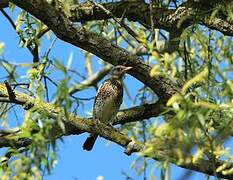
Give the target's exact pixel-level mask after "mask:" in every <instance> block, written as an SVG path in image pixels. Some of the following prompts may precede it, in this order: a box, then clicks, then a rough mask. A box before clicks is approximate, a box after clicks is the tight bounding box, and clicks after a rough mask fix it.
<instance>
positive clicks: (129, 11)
mask: <svg viewBox="0 0 233 180" xmlns="http://www.w3.org/2000/svg"><path fill="white" fill-rule="evenodd" d="M229 2H231V1H230V0H224V1H219V0H215V1H204V0H203V1H202V0H201V1H193V0H190V1H187V2H185V3H183V4H182V5H181V6H180V7H178V8H177V9H176V10H173V9H167V8H161V7H153V13H152V15H153V25H154V28H159V29H165V30H166V31H169V32H177V31H181V29H185V28H187V27H188V26H190V25H193V24H197V23H199V24H202V23H203V22H204V25H206V26H207V27H208V28H210V29H214V30H217V31H219V32H222V33H223V34H225V35H229V36H233V24H232V23H230V22H228V21H227V19H226V18H223V17H221V18H220V17H211V13H212V11H213V9H214V7H216V6H217V5H219V4H221V5H222V4H223V3H225V4H226V5H229ZM102 6H104V7H105V8H106V9H107V10H108V11H110V12H111V13H112V14H113V15H114V16H115V17H118V18H122V16H123V17H124V18H127V19H128V20H129V21H134V22H139V23H141V24H142V25H144V26H145V27H147V28H150V27H151V20H150V14H149V13H150V7H149V4H146V3H143V2H142V1H133V2H132V1H120V2H114V3H103V4H102ZM71 12H73V14H72V17H71V18H70V19H71V20H72V21H78V22H80V21H81V22H83V21H90V20H103V19H110V18H112V17H111V15H110V14H107V13H106V12H104V11H103V10H102V9H100V8H98V7H96V6H95V5H93V4H91V3H83V4H79V5H74V6H72V8H71ZM219 21H221V22H222V23H223V25H224V28H222V27H221V25H222V24H221V25H220V24H219V23H217V22H219Z"/></svg>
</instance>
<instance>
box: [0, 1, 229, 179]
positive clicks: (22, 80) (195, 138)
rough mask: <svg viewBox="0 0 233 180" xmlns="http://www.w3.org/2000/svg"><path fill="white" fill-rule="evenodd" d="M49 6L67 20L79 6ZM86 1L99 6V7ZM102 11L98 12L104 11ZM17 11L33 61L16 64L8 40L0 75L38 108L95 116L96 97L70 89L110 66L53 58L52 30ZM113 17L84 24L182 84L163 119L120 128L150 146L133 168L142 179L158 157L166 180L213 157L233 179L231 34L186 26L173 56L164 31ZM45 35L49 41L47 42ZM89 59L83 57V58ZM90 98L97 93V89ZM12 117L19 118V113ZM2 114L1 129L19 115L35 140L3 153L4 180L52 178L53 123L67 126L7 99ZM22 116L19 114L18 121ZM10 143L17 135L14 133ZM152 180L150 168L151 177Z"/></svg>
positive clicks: (143, 99)
mask: <svg viewBox="0 0 233 180" xmlns="http://www.w3.org/2000/svg"><path fill="white" fill-rule="evenodd" d="M174 2H176V3H171V1H163V2H162V3H160V4H159V5H158V6H159V7H165V8H168V9H172V8H174V7H170V5H171V4H173V6H175V5H176V6H178V5H179V4H181V3H182V2H181V1H174ZM49 3H50V4H51V5H53V6H54V8H57V9H58V10H61V11H62V10H63V11H64V14H66V16H69V17H70V16H72V13H71V12H70V8H71V7H72V5H73V3H74V2H66V1H57V0H53V1H51V2H49ZM83 3H84V2H83ZM86 3H90V4H92V5H93V3H94V2H93V1H87V2H86ZM94 4H97V2H96V3H94ZM96 6H97V7H96V8H97V9H98V8H105V7H103V6H101V5H99V6H98V5H96ZM215 8H216V9H215V11H213V12H212V15H211V16H212V18H214V17H216V16H218V15H219V12H220V13H221V12H222V11H224V10H225V9H223V7H222V6H219V7H218V6H217V7H215ZM11 11H12V12H13V13H14V15H15V16H16V17H17V18H16V21H15V23H14V24H15V31H16V33H17V34H18V38H19V43H18V46H20V47H22V48H28V49H29V51H30V52H31V53H32V55H33V57H34V59H33V60H32V61H31V62H28V63H13V62H11V61H9V60H7V57H5V56H4V52H5V51H6V49H4V48H3V47H4V42H0V55H1V61H0V68H1V71H2V72H4V73H3V74H1V78H3V79H4V80H8V82H9V83H10V84H11V85H12V87H13V86H14V88H15V89H16V90H18V91H20V92H25V93H26V94H29V95H30V96H32V97H34V98H35V99H36V100H37V103H38V104H40V102H42V101H43V102H52V103H53V104H54V106H55V107H61V108H62V109H63V110H64V112H65V117H66V120H67V121H69V116H70V113H71V112H74V114H77V115H79V111H81V110H80V108H83V109H85V111H86V112H90V111H91V108H90V107H89V106H87V105H86V102H87V101H89V100H92V99H93V98H92V97H91V98H89V97H88V98H86V97H85V98H79V97H77V96H76V95H74V94H71V93H70V89H72V87H74V86H75V85H76V84H81V83H82V82H84V81H85V80H86V79H88V78H90V77H92V76H93V75H94V74H95V71H98V70H99V69H100V68H104V67H106V66H107V63H106V62H104V61H102V60H101V59H97V58H96V57H95V56H94V55H93V54H92V52H88V51H82V50H80V53H82V56H81V55H80V57H82V58H83V59H84V62H83V63H82V66H80V65H79V66H78V64H77V63H75V62H73V56H72V52H70V53H71V54H70V57H69V58H67V60H66V61H67V64H66V65H65V63H64V61H63V60H64V59H60V58H58V57H56V54H53V53H51V51H53V49H54V46H55V45H56V37H55V36H54V34H52V33H51V32H49V31H48V29H47V26H46V25H45V24H44V23H43V22H41V21H40V20H38V19H36V18H35V17H33V16H32V15H30V14H29V12H26V11H25V10H19V9H18V8H11ZM224 12H225V14H224V15H222V14H221V15H222V16H227V17H228V20H229V21H231V22H232V14H233V13H232V9H227V10H226V11H224ZM107 13H111V12H108V11H107ZM197 15H198V14H197ZM112 16H113V17H112V18H109V19H107V20H93V21H85V22H81V23H80V24H81V25H82V26H83V27H85V28H86V29H88V30H89V31H91V32H95V33H96V34H98V35H101V36H103V37H105V38H107V39H108V40H109V42H111V43H112V44H115V45H116V46H120V47H122V48H124V49H126V50H127V51H129V52H131V53H132V54H137V55H138V56H140V58H141V59H142V60H143V61H144V62H145V63H146V64H147V65H150V66H151V67H152V69H151V71H150V76H151V78H157V77H159V78H160V77H161V78H164V79H168V80H169V81H171V82H173V83H174V84H176V85H177V87H179V90H178V91H177V93H175V94H173V95H172V96H171V97H170V98H169V99H168V101H166V103H165V106H166V107H165V109H164V111H163V112H161V113H160V115H159V116H157V117H151V118H148V119H145V120H144V121H137V122H131V123H126V124H124V125H122V126H121V127H120V128H119V130H120V131H121V132H123V133H124V134H128V135H129V136H131V138H132V139H134V140H135V141H138V142H140V143H142V144H143V145H144V146H145V148H144V150H143V151H141V152H140V153H139V156H138V157H137V158H136V159H135V161H134V162H133V163H132V168H134V169H135V170H136V171H137V172H138V174H141V173H143V172H144V173H145V172H146V169H147V168H148V163H150V164H152V162H151V161H150V160H148V159H147V158H149V157H151V158H154V157H155V156H156V157H160V159H157V160H159V161H158V162H154V161H153V163H154V164H155V166H156V168H159V169H161V178H162V179H167V178H168V176H169V172H170V167H169V166H170V163H175V164H178V165H179V164H183V163H184V162H192V163H194V164H195V163H196V162H198V161H199V160H201V159H206V160H210V161H211V162H212V164H213V169H214V171H215V173H219V172H222V174H224V175H228V174H232V171H233V169H232V168H231V169H228V166H227V164H228V163H231V162H232V154H231V153H230V151H231V147H230V146H229V145H228V144H227V143H228V140H229V139H231V136H232V134H233V133H232V118H233V117H232V115H233V113H232V111H233V104H232V99H233V93H232V92H233V82H232V78H233V76H232V75H233V64H232V52H233V44H232V42H233V41H232V36H225V35H223V34H222V33H220V32H219V31H216V30H213V29H211V28H207V27H206V26H204V25H203V24H201V25H200V24H193V25H191V26H189V27H187V28H184V29H182V32H181V33H180V36H179V37H178V38H177V39H173V40H172V41H179V46H177V47H175V48H176V50H175V51H172V52H170V51H169V43H171V41H169V40H170V39H169V33H168V32H167V31H165V30H164V29H163V28H161V29H155V28H154V29H153V28H148V27H147V26H143V25H142V24H139V23H137V22H133V21H129V20H123V19H119V18H116V17H114V15H112ZM122 18H123V17H122ZM186 18H187V19H188V18H189V17H183V18H181V19H180V20H179V22H177V26H178V27H179V26H180V27H182V23H183V22H184V21H185V20H186ZM80 24H78V25H77V26H79V25H80ZM44 35H47V37H46V38H41V37H44ZM170 36H171V34H170ZM47 44H50V45H49V47H48V48H46V50H43V49H44V46H46V45H47ZM35 51H38V52H39V56H38V57H39V60H38V61H35V53H33V52H35ZM51 54H52V55H51ZM83 59H81V58H78V61H83ZM15 61H17V59H16V60H15ZM77 67H78V69H77V70H76V68H77ZM25 72H27V73H25ZM83 72H84V73H83ZM101 80H102V79H98V81H97V82H94V84H90V86H91V87H94V89H95V90H96V88H97V87H98V84H97V83H99V82H100V81H101ZM135 81H137V80H135ZM148 81H150V80H149V79H148ZM70 87H71V88H70ZM87 88H89V87H86V89H87ZM86 89H82V91H85V90H86ZM133 90H134V89H133V87H131V86H128V85H127V84H125V91H126V95H127V99H128V102H130V105H143V104H150V103H154V102H156V101H158V99H159V97H158V96H157V95H156V94H155V93H154V92H153V91H152V90H151V89H150V88H148V87H147V86H146V85H145V84H143V85H142V84H140V87H139V88H138V91H137V93H136V94H133V93H132V92H133ZM88 92H90V91H88ZM90 93H92V96H94V95H95V92H94V93H93V92H90ZM90 93H89V94H90ZM0 101H1V100H0ZM127 104H129V103H127ZM79 105H82V106H79ZM87 107H88V108H87ZM14 112H15V114H16V115H13V114H14ZM0 114H1V116H0V117H1V129H9V128H13V126H14V125H12V123H11V122H12V119H13V120H14V119H17V118H19V119H21V120H19V121H20V122H19V123H18V125H17V128H20V129H21V131H20V133H19V134H17V138H18V139H20V138H28V139H30V141H31V142H30V145H29V146H27V147H21V148H17V147H14V146H13V147H9V148H6V149H5V151H4V153H5V154H4V155H3V156H2V157H1V163H0V173H1V176H2V178H3V179H8V178H12V179H33V178H34V179H40V178H41V177H42V176H43V173H44V172H45V171H47V173H50V172H51V171H52V169H53V167H54V166H55V164H56V162H57V160H56V147H57V146H56V142H57V140H56V137H54V138H52V140H51V139H50V140H48V137H50V136H51V134H52V133H51V132H53V131H55V129H54V125H55V124H56V125H58V126H59V128H60V129H62V131H63V132H65V127H64V124H63V121H62V120H61V119H53V118H51V117H48V116H47V114H46V111H45V112H44V113H43V112H37V111H36V110H35V109H33V108H32V109H29V110H27V108H26V107H24V110H23V109H22V108H20V107H12V106H10V104H7V103H5V102H1V108H0ZM17 114H20V115H19V117H17ZM7 138H9V139H10V138H12V137H11V136H10V135H9V137H7ZM61 140H62V139H61ZM161 147H162V149H161ZM161 152H162V154H160V153H161ZM145 157H147V158H145ZM219 160H224V162H225V164H223V165H221V166H216V162H217V161H219ZM152 170H153V168H152ZM126 175H127V174H126ZM153 178H154V175H153V171H152V173H151V179H153Z"/></svg>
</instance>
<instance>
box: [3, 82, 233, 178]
mask: <svg viewBox="0 0 233 180" xmlns="http://www.w3.org/2000/svg"><path fill="white" fill-rule="evenodd" d="M15 95H16V97H15V99H10V98H9V95H8V91H7V88H6V87H5V85H4V84H0V102H7V103H16V104H19V105H21V106H23V107H24V109H26V110H29V109H31V108H33V110H34V111H36V112H38V113H41V114H43V115H46V116H47V117H49V118H52V119H56V120H57V119H62V120H63V123H64V125H65V131H64V130H62V129H61V127H59V126H57V125H55V126H54V127H53V129H52V132H51V134H49V135H48V137H47V139H48V140H49V139H50V140H51V139H56V138H59V137H61V136H64V135H71V134H74V135H78V134H81V133H83V132H89V133H96V134H98V135H100V136H102V137H104V138H105V139H108V140H110V141H113V142H115V143H117V144H118V145H120V146H122V147H124V148H126V150H128V149H129V148H131V149H130V150H129V151H128V152H127V153H128V154H131V153H132V152H140V151H142V150H143V145H141V144H140V143H136V142H134V141H132V140H131V139H130V138H128V137H127V136H126V135H123V134H122V133H120V132H118V131H116V130H115V129H113V128H112V127H110V126H107V125H105V124H103V123H100V122H99V123H96V122H95V121H92V120H90V119H84V118H80V117H77V116H75V115H74V114H72V113H70V115H69V120H67V119H66V118H65V113H64V111H63V109H61V108H59V107H55V106H54V105H53V104H50V103H45V102H42V101H41V100H37V99H34V98H32V97H30V96H28V95H26V94H23V93H19V92H15ZM154 106H155V104H154V105H145V108H148V107H149V108H152V107H154ZM141 108H142V107H141ZM133 109H134V111H133V112H132V113H129V111H130V110H126V111H125V112H127V111H128V114H129V116H130V115H132V114H135V113H136V109H140V107H136V108H133ZM123 112H124V111H123ZM123 112H122V113H123ZM126 115H127V113H126ZM20 133H23V130H20V129H16V130H12V131H2V132H0V137H1V138H0V147H9V146H10V147H14V148H20V147H26V146H28V145H30V144H31V142H32V140H31V139H30V138H29V137H28V138H25V137H24V138H19V137H20ZM156 140H157V141H158V142H159V143H156V142H155V145H156V150H155V151H154V153H153V154H152V155H150V156H148V155H146V154H144V156H145V157H149V158H152V159H154V160H158V161H165V160H166V161H167V160H169V162H171V163H174V164H176V165H177V166H180V167H183V168H186V169H190V170H195V171H199V172H202V173H205V174H209V175H215V174H216V175H217V176H218V177H221V178H228V179H232V178H233V175H232V174H223V173H222V171H220V172H215V170H214V169H213V168H212V167H213V166H212V161H209V160H205V159H198V161H193V156H192V155H190V154H187V153H185V152H179V153H176V151H174V149H172V148H168V149H167V148H166V146H164V145H163V144H162V143H161V142H160V139H156ZM180 153H182V159H183V161H180V159H179V158H180V155H181V154H180ZM142 155H143V154H142ZM224 164H226V167H225V169H224V170H226V169H231V168H233V163H230V162H225V161H217V162H216V167H220V166H223V165H224Z"/></svg>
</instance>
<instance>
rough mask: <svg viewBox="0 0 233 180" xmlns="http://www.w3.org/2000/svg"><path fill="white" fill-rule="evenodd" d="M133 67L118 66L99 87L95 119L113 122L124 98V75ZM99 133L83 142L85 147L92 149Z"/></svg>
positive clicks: (107, 122) (94, 109)
mask: <svg viewBox="0 0 233 180" xmlns="http://www.w3.org/2000/svg"><path fill="white" fill-rule="evenodd" d="M129 69H131V67H125V66H120V65H119V66H116V67H114V68H113V70H112V73H111V76H110V77H109V79H107V80H105V81H104V82H103V84H101V86H100V87H99V89H98V91H97V94H96V97H95V101H94V106H93V119H94V120H97V121H100V122H102V123H106V124H111V123H112V121H113V119H114V117H115V115H116V113H117V112H118V110H119V108H120V106H121V103H122V99H123V85H122V77H123V75H124V74H125V72H126V71H128V70H129ZM97 137H98V135H97V134H91V135H90V136H89V137H88V138H87V139H86V141H85V142H84V144H83V149H85V150H87V151H90V150H91V149H92V148H93V146H94V143H95V141H96V139H97Z"/></svg>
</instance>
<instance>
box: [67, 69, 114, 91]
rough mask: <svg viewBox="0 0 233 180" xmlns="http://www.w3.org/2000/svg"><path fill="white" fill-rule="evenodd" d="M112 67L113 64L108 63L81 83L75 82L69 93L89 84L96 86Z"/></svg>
mask: <svg viewBox="0 0 233 180" xmlns="http://www.w3.org/2000/svg"><path fill="white" fill-rule="evenodd" d="M111 69H112V66H110V65H107V66H105V67H104V68H103V69H102V70H100V71H98V72H97V73H95V74H93V75H92V76H91V77H88V78H87V79H85V80H84V81H82V82H80V83H79V84H75V85H74V86H73V87H71V88H70V89H69V94H70V95H73V94H74V93H76V92H78V91H81V90H83V89H84V88H86V87H89V86H96V85H97V83H98V82H99V81H101V80H102V79H103V78H104V77H105V76H106V75H107V74H108V73H109V71H110V70H111Z"/></svg>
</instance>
